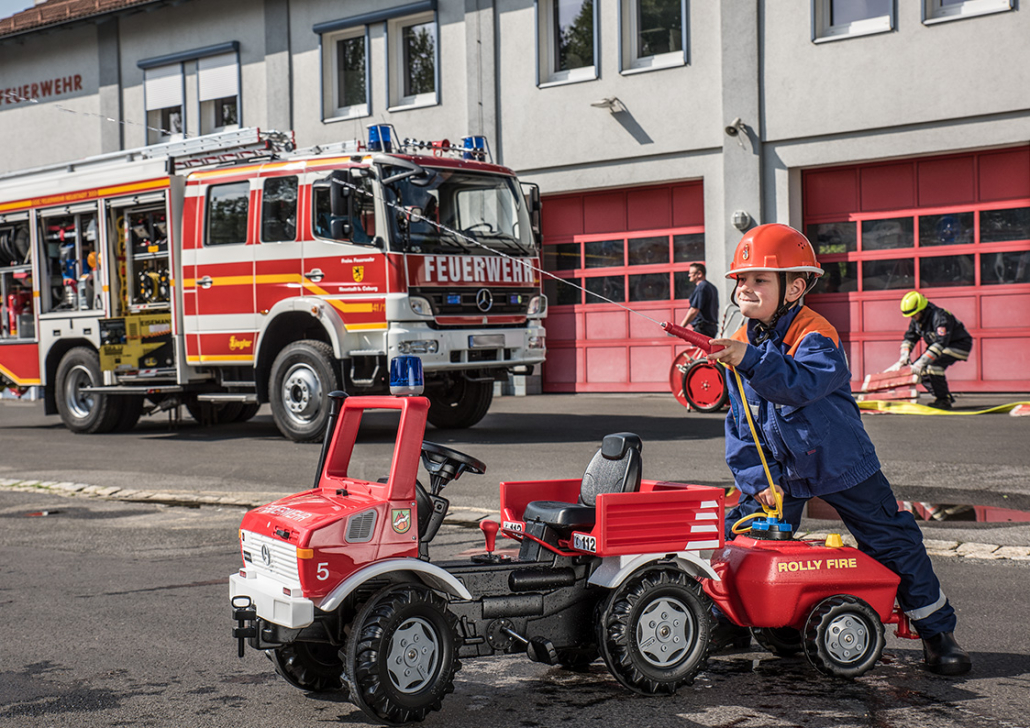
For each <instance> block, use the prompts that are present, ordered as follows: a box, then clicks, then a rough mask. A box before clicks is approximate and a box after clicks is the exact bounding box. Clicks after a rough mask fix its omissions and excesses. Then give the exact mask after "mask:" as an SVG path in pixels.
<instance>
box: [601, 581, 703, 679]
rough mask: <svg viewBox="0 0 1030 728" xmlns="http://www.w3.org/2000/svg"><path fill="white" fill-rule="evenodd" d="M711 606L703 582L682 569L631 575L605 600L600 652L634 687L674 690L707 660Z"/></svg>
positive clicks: (613, 669)
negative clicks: (702, 586)
mask: <svg viewBox="0 0 1030 728" xmlns="http://www.w3.org/2000/svg"><path fill="white" fill-rule="evenodd" d="M710 609H711V602H710V601H709V599H708V597H707V596H705V595H704V594H703V593H702V591H701V586H700V585H699V584H698V583H697V582H696V581H694V580H693V579H691V578H690V577H688V576H687V575H686V574H684V573H682V572H679V571H674V570H671V569H661V570H657V569H656V570H651V571H646V572H644V573H642V574H639V575H636V576H632V577H630V578H629V579H628V580H627V581H626V582H625V583H624V584H623V585H622V586H620V587H619V588H618V589H616V590H615V591H614V592H612V594H611V595H609V596H608V598H607V599H606V600H605V602H604V603H603V604H602V607H601V616H600V619H599V620H598V624H597V631H598V634H597V641H598V646H599V647H600V652H601V657H602V658H604V663H605V665H607V666H608V670H609V671H610V672H611V673H612V675H614V676H615V679H617V680H618V681H619V682H620V683H622V684H623V685H625V686H626V687H627V688H629V689H630V690H633V691H635V692H638V693H642V694H644V695H655V694H667V695H672V694H674V693H675V692H676V689H677V688H679V687H681V686H683V685H689V684H690V683H692V682H693V680H694V676H695V675H697V673H698V672H699V671H700V670H701V669H702V668H704V666H705V664H707V662H708V650H709V643H710V642H711V634H710V631H711V620H710V617H709V611H710Z"/></svg>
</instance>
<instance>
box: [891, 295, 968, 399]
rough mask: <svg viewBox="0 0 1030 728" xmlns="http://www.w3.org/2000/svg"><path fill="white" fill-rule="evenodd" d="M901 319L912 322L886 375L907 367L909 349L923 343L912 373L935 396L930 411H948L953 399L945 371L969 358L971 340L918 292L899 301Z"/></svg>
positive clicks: (958, 323) (954, 320)
mask: <svg viewBox="0 0 1030 728" xmlns="http://www.w3.org/2000/svg"><path fill="white" fill-rule="evenodd" d="M901 315H902V316H905V317H907V318H910V319H912V321H911V322H910V323H909V325H908V331H906V332H905V338H904V340H903V341H902V342H901V358H899V359H898V361H897V362H896V363H895V364H894V365H893V366H892V367H890V368H889V369H888V370H887V371H897V370H898V369H900V368H901V367H903V366H907V365H908V364H909V355H910V354H911V353H912V349H914V348H915V345H916V344H917V343H919V340H920V339H922V340H923V341H924V342H925V343H926V351H925V352H923V355H922V356H920V357H919V358H918V359H916V360H915V362H913V363H912V372H913V373H914V374H918V375H919V376H920V377H921V378H922V381H923V386H924V387H926V389H927V391H928V392H930V394H932V395H933V396H934V401H933V402H931V403H930V406H931V407H936V408H937V409H951V403H952V402H954V401H955V398H954V397H952V396H951V392H950V391H949V389H948V380H947V379H946V378H945V377H944V370H945V369H947V368H948V367H950V366H951V365H952V364H954V363H955V362H957V361H965V360H966V359H968V358H969V352H970V350H972V348H973V338H972V337H971V336H970V335H969V332H968V331H966V327H965V326H963V325H962V322H961V321H959V320H958V319H957V318H955V315H954V314H953V313H951V311H948V310H947V309H943V308H940V307H939V306H935V305H933V304H932V303H930V302H929V301H928V300H927V299H926V296H924V295H923V294H922V293H920V292H919V291H909V292H908V293H906V294H905V296H904V297H903V298H902V299H901Z"/></svg>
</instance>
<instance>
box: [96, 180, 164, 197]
mask: <svg viewBox="0 0 1030 728" xmlns="http://www.w3.org/2000/svg"><path fill="white" fill-rule="evenodd" d="M170 184H171V183H170V182H169V181H168V178H167V177H165V178H162V179H152V180H150V181H149V182H134V183H133V184H128V185H118V186H116V187H101V188H100V189H98V190H97V194H98V195H100V196H101V197H105V196H107V195H121V194H125V193H126V192H142V191H144V190H161V189H164V188H165V187H168V186H169V185H170Z"/></svg>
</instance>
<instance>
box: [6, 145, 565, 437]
mask: <svg viewBox="0 0 1030 728" xmlns="http://www.w3.org/2000/svg"><path fill="white" fill-rule="evenodd" d="M539 244H540V195H539V189H538V188H537V187H536V186H535V185H528V184H523V183H520V182H519V181H518V179H517V178H516V176H515V174H514V173H513V172H512V171H511V170H509V169H506V168H504V167H501V166H498V165H495V164H494V163H493V162H492V159H491V157H490V152H489V145H488V144H487V142H486V140H485V139H484V138H483V137H466V138H464V139H463V141H462V143H461V144H460V145H459V144H455V145H451V144H450V143H449V142H447V141H446V140H444V141H440V142H420V141H415V140H411V139H404V140H403V141H402V140H400V139H398V138H397V135H396V133H395V131H394V129H393V128H392V127H391V126H389V125H375V126H372V127H369V132H368V139H367V140H360V141H356V142H346V143H344V142H341V143H337V144H333V145H329V146H325V147H313V148H310V149H306V150H296V149H294V143H293V137H292V134H289V133H282V132H269V131H261V130H258V129H241V130H237V131H231V132H225V133H221V134H216V135H210V136H207V137H198V138H193V139H186V140H183V141H178V142H169V143H165V144H159V145H154V146H150V147H145V148H141V149H136V150H129V151H123V152H116V153H112V154H106V155H101V156H97V157H91V158H88V159H84V160H82V161H77V162H72V163H64V164H58V165H51V166H48V167H41V168H37V169H30V170H25V171H21V172H15V173H11V174H6V175H2V176H0V320H2V328H0V386H3V385H7V386H12V387H17V388H26V387H30V386H42V387H43V392H44V400H45V410H46V412H47V414H55V413H59V414H60V415H61V418H62V420H63V421H64V423H65V425H66V426H67V427H68V428H69V429H71V430H73V431H75V432H86V433H99V432H110V431H117V430H126V429H130V428H132V427H133V426H134V425H135V423H136V422H137V421H138V419H139V417H140V416H141V414H142V413H144V412H147V413H150V412H154V411H158V410H164V409H170V408H173V407H177V406H179V405H180V404H182V405H185V406H186V408H187V409H188V410H189V411H190V413H191V414H192V415H193V416H194V417H195V418H197V419H198V420H201V421H202V422H208V423H214V422H228V421H242V420H246V419H249V418H250V417H253V416H254V414H256V412H257V410H258V408H259V407H260V405H261V403H264V402H268V403H270V404H271V409H272V414H273V416H274V419H275V422H276V425H277V426H278V427H279V429H280V430H281V431H282V433H283V434H284V435H285V436H287V437H289V438H292V439H294V440H300V441H303V440H312V439H318V438H319V437H321V435H322V433H324V432H325V428H326V421H327V418H328V412H329V404H328V402H329V400H328V394H329V392H330V391H333V390H337V389H345V390H346V391H348V392H350V393H353V394H369V395H375V394H380V393H384V392H386V391H387V390H388V382H387V362H388V361H389V360H390V358H392V357H394V356H398V355H406V354H417V355H418V356H420V357H421V358H422V361H423V362H424V367H425V371H426V380H427V381H426V395H427V397H428V398H429V400H430V401H431V402H432V404H433V407H432V414H430V416H429V422H430V423H431V424H433V425H435V426H437V427H442V428H459V427H469V426H472V425H474V424H475V423H476V422H478V421H479V420H480V419H481V418H482V417H483V416H484V415H485V414H486V412H487V409H488V408H489V406H490V403H491V401H492V398H493V387H494V382H495V381H496V380H500V379H504V380H507V375H508V373H509V372H511V373H516V374H528V373H530V372H531V371H532V370H533V368H534V366H535V365H536V364H539V363H541V362H542V361H543V360H544V355H545V338H544V329H543V323H542V319H543V317H544V316H545V315H546V298H545V297H544V296H543V294H542V293H541V289H540V276H539V273H538V269H539Z"/></svg>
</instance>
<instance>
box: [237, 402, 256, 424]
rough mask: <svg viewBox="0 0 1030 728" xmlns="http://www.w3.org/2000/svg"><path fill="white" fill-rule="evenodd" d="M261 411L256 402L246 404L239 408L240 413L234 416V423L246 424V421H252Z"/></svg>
mask: <svg viewBox="0 0 1030 728" xmlns="http://www.w3.org/2000/svg"><path fill="white" fill-rule="evenodd" d="M260 409H261V405H260V404H258V403H257V402H247V403H246V404H244V405H243V406H242V407H241V408H240V413H239V414H238V415H236V419H235V420H234V422H246V421H247V420H252V419H254V415H256V414H257V413H258V410H260Z"/></svg>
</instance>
